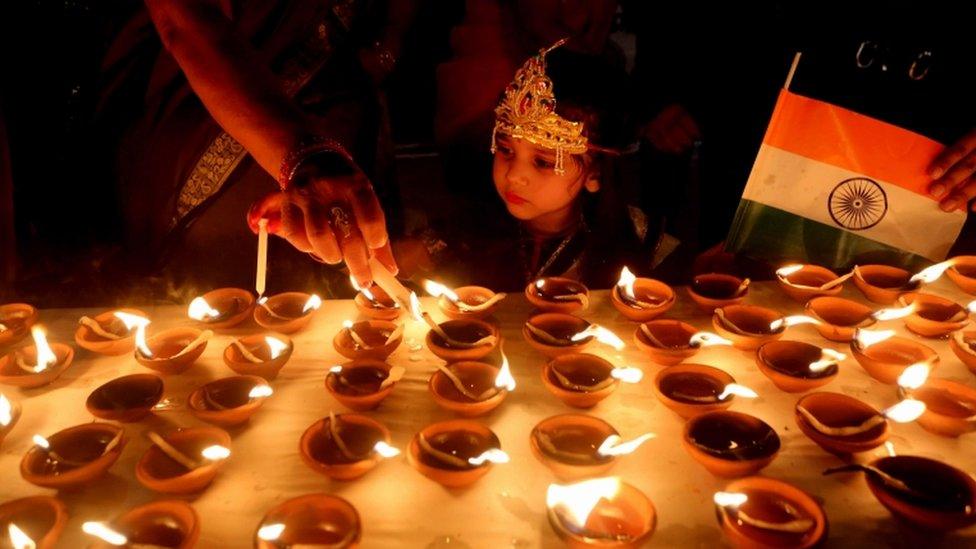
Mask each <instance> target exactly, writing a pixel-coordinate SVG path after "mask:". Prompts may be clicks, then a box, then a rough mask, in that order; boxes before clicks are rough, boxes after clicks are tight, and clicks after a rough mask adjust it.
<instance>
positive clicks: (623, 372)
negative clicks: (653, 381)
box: [610, 366, 644, 383]
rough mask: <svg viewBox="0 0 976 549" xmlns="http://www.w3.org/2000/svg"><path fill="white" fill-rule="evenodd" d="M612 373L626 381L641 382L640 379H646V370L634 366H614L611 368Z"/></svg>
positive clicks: (613, 375)
mask: <svg viewBox="0 0 976 549" xmlns="http://www.w3.org/2000/svg"><path fill="white" fill-rule="evenodd" d="M610 375H611V376H612V377H614V378H615V379H619V380H620V381H623V382H624V383H639V382H640V380H642V379H644V371H643V370H641V369H640V368H634V367H633V366H627V367H625V368H614V369H613V370H610Z"/></svg>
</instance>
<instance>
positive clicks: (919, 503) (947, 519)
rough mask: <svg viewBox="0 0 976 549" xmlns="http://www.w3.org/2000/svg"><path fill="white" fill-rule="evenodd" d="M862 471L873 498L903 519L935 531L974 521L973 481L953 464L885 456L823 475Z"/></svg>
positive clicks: (975, 492) (975, 497) (975, 484)
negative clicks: (865, 463)
mask: <svg viewBox="0 0 976 549" xmlns="http://www.w3.org/2000/svg"><path fill="white" fill-rule="evenodd" d="M851 471H863V472H864V473H866V474H865V476H864V480H865V481H866V482H867V485H868V488H869V489H870V490H871V493H872V494H874V497H875V498H877V500H878V501H880V502H881V504H882V505H884V506H885V507H886V508H887V509H888V510H889V511H891V513H892V514H893V515H895V516H897V517H899V518H901V519H903V520H905V521H906V522H909V523H912V524H914V525H916V526H920V527H922V528H926V529H928V530H935V531H947V530H956V529H959V528H966V527H967V526H971V525H973V524H976V481H974V480H973V477H971V476H970V475H969V474H968V473H966V472H964V471H961V470H959V469H956V468H955V467H953V466H951V465H948V464H945V463H942V462H941V461H936V460H934V459H929V458H924V457H920V456H888V457H883V458H879V459H876V460H874V461H872V462H871V463H869V464H867V465H860V464H852V465H845V466H842V467H837V468H835V469H828V470H827V471H824V474H825V475H826V474H833V473H840V472H851Z"/></svg>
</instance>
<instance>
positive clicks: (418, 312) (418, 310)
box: [410, 292, 424, 322]
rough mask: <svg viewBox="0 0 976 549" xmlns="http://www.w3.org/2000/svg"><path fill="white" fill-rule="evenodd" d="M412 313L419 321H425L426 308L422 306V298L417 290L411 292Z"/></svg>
mask: <svg viewBox="0 0 976 549" xmlns="http://www.w3.org/2000/svg"><path fill="white" fill-rule="evenodd" d="M410 314H412V315H413V317H414V319H416V320H417V322H424V309H423V307H421V306H420V298H419V297H417V293H416V292H410Z"/></svg>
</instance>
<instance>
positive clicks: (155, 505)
mask: <svg viewBox="0 0 976 549" xmlns="http://www.w3.org/2000/svg"><path fill="white" fill-rule="evenodd" d="M81 529H82V531H83V532H85V533H86V534H88V535H89V536H92V537H94V538H96V539H98V541H97V542H96V543H95V545H93V546H91V547H92V548H93V549H108V548H110V547H125V548H130V549H154V548H162V547H167V548H172V549H192V548H193V547H194V546H195V545H196V543H197V540H198V539H199V538H200V521H199V518H198V517H197V513H196V511H194V510H193V507H192V506H190V504H189V503H186V502H184V501H179V500H168V501H154V502H152V503H147V504H145V505H140V506H138V507H135V508H133V509H131V510H129V511H127V512H126V513H124V514H123V515H122V516H120V517H118V518H117V519H115V520H113V521H112V522H111V523H110V524H106V523H102V522H95V521H88V522H85V523H84V524H82V525H81Z"/></svg>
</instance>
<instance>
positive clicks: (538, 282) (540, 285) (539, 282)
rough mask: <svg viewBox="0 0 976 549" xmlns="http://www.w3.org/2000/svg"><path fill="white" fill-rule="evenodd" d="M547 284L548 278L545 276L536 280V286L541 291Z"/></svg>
mask: <svg viewBox="0 0 976 549" xmlns="http://www.w3.org/2000/svg"><path fill="white" fill-rule="evenodd" d="M545 285H546V279H544V278H540V279H539V280H536V281H535V287H536V289H537V290H539V291H541V290H542V288H543V287H545Z"/></svg>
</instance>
